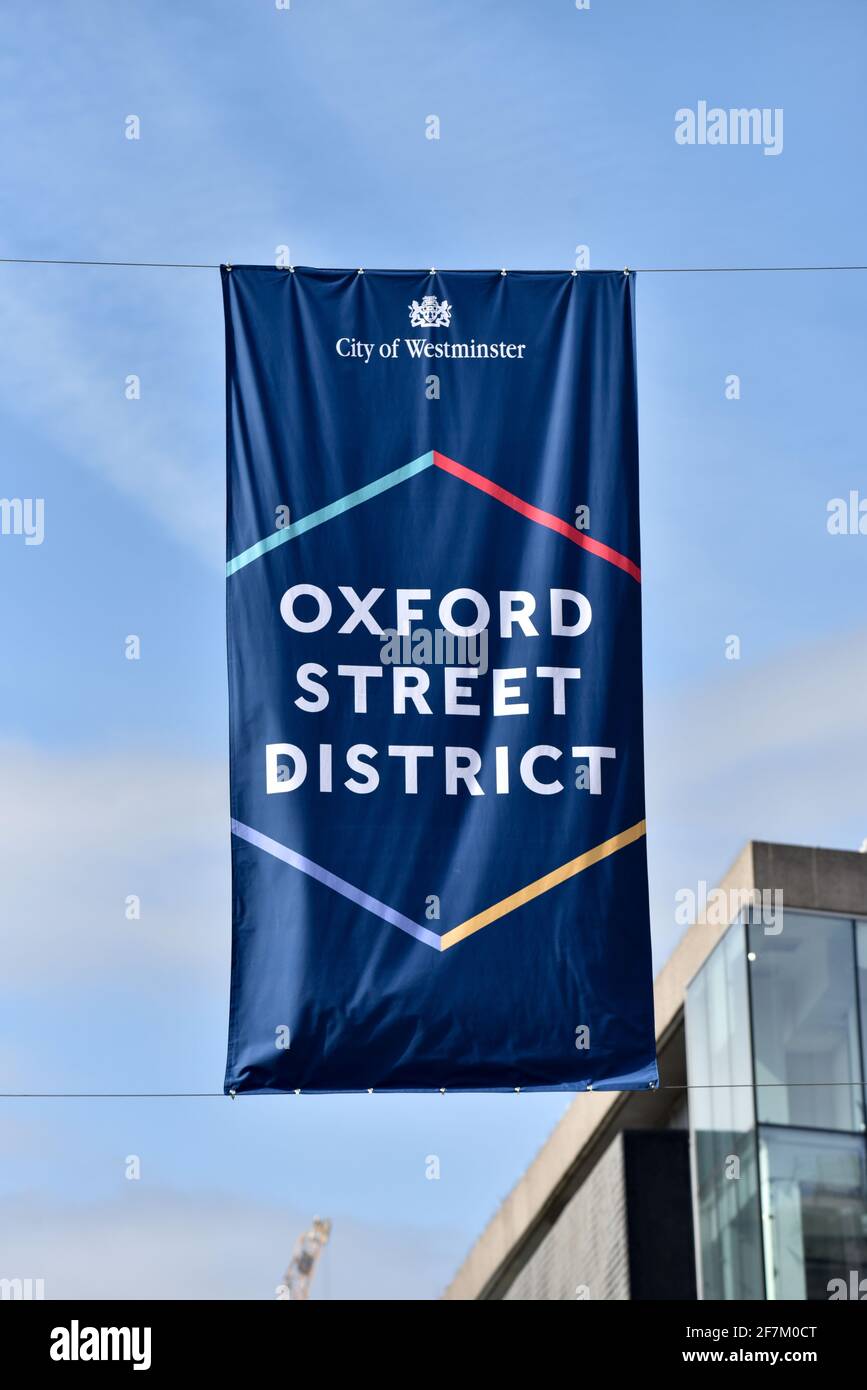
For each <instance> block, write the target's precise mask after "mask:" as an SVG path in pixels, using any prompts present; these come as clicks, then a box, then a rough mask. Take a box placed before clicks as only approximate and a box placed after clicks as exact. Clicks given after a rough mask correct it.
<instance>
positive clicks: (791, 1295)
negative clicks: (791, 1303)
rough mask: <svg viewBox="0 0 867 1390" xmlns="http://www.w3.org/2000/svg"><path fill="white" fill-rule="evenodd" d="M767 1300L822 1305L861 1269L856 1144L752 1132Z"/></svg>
mask: <svg viewBox="0 0 867 1390" xmlns="http://www.w3.org/2000/svg"><path fill="white" fill-rule="evenodd" d="M759 1167H760V1171H761V1187H762V1226H763V1233H764V1245H765V1269H766V1275H767V1296H768V1298H771V1299H804V1298H807V1299H816V1300H818V1299H821V1300H827V1299H828V1297H829V1295H830V1293H831V1292H832V1289H831V1288H830V1287H829V1285H830V1281H831V1280H832V1279H842V1280H843V1281H844V1283H845V1286H846V1288H847V1289H849V1287H850V1275H851V1273H852V1271H856V1272H858V1277H859V1278H861V1277H862V1276H863V1272H864V1270H865V1268H867V1163H865V1147H864V1140H863V1139H861V1138H860V1137H858V1136H856V1135H848V1134H847V1135H843V1134H817V1133H816V1131H815V1130H796V1129H762V1130H760V1131H759Z"/></svg>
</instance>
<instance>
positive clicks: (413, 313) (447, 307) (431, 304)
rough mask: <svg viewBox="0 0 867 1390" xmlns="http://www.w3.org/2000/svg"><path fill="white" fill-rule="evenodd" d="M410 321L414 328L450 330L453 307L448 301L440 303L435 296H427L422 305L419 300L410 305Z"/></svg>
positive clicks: (424, 297)
mask: <svg viewBox="0 0 867 1390" xmlns="http://www.w3.org/2000/svg"><path fill="white" fill-rule="evenodd" d="M409 321H410V324H411V325H412V327H413V328H448V326H449V324H450V323H451V321H452V306H451V304H449V302H448V300H447V299H444V300H443V301H442V303H440V301H439V300H438V299H437V297H436V295H435V294H426V295H424V296H423V298H422V301H421V303H420V304H419V302H418V300H417V299H414V300H413V301H412V303H411V304H410V306H409Z"/></svg>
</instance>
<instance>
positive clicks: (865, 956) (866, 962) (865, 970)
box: [855, 922, 867, 1100]
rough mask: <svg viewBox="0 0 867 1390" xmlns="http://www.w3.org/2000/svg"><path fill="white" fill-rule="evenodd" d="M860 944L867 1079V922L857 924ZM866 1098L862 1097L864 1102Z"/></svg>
mask: <svg viewBox="0 0 867 1390" xmlns="http://www.w3.org/2000/svg"><path fill="white" fill-rule="evenodd" d="M855 931H856V933H857V943H858V998H859V1001H860V1004H861V1047H862V1049H863V1054H864V1055H863V1057H862V1059H861V1068H862V1072H861V1074H862V1076H864V1077H865V1078H867V922H856V923H855ZM863 1099H864V1097H863V1096H862V1100H863Z"/></svg>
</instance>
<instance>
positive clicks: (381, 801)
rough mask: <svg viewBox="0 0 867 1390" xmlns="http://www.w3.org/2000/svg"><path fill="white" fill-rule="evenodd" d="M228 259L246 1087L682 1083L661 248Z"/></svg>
mask: <svg viewBox="0 0 867 1390" xmlns="http://www.w3.org/2000/svg"><path fill="white" fill-rule="evenodd" d="M222 277H223V297H224V305H225V313H226V356H227V376H228V393H227V408H228V535H227V544H228V565H227V585H228V598H227V624H228V660H229V706H230V734H231V754H230V757H231V769H230V771H231V817H232V836H231V843H232V884H233V886H232V916H233V922H232V930H233V947H232V983H231V1007H230V1022H229V1052H228V1064H227V1072H226V1089H227V1090H235V1091H248V1092H255V1091H259V1092H275V1091H276V1092H280V1091H292V1090H300V1091H361V1090H374V1091H379V1090H390V1091H415V1090H420V1091H428V1090H429V1091H435V1090H442V1089H447V1090H453V1089H458V1090H460V1089H464V1090H499V1089H503V1090H506V1089H508V1090H513V1089H515V1088H521V1089H525V1090H583V1089H587V1088H588V1087H590V1086H593V1087H594V1088H596V1089H611V1090H633V1089H641V1088H646V1087H653V1086H655V1085H656V1084H657V1070H656V1054H655V1043H654V1026H653V996H652V980H651V957H650V930H649V914H648V895H647V866H646V841H645V821H644V771H643V735H642V694H641V691H642V682H641V572H640V569H639V525H638V441H637V419H636V387H635V349H634V322H633V295H634V276H632V275H629V274H625V273H609V272H581V273H580V274H577V273H573V274H570V273H569V272H565V273H548V272H535V271H534V272H529V271H528V272H512V271H510V272H509V273H508V274H506V273H504V272H500V271H485V272H481V271H480V272H476V271H456V272H437V271H429V272H428V271H424V272H422V271H355V270H352V271H348V270H339V271H338V270H313V269H302V268H300V267H298V268H295V269H288V268H287V269H276V268H270V267H261V266H233V267H232V268H231V269H229V268H224V269H223V272H222Z"/></svg>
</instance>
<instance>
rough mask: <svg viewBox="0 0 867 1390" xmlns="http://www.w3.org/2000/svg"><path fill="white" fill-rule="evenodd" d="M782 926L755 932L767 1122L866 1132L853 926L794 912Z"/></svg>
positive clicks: (760, 1072)
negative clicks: (864, 1126)
mask: <svg viewBox="0 0 867 1390" xmlns="http://www.w3.org/2000/svg"><path fill="white" fill-rule="evenodd" d="M778 925H779V924H777V926H775V928H774V930H773V931H769V930H768V929H766V928H765V927H764V926H763V925H762V923H761V922H760V921H757V922H754V923H751V924H750V926H749V928H748V932H749V944H750V953H751V957H754V959H751V964H750V985H751V992H752V1023H753V1045H754V1050H755V1066H756V1082H757V1087H758V1089H757V1092H756V1105H757V1110H758V1119H759V1123H762V1122H765V1123H768V1124H778V1125H800V1126H802V1127H803V1126H810V1127H814V1128H816V1129H845V1130H860V1129H861V1127H862V1123H863V1112H864V1106H863V1095H862V1092H861V1057H860V1051H859V1030H858V1009H857V1002H856V992H855V970H854V941H853V936H852V932H853V924H852V922H851V921H849V920H848V919H846V918H842V917H818V916H815V917H814V916H808V915H807V914H805V913H799V912H787V913H786V914H785V917H784V919H783V924H782V930H781V931H778ZM762 1083H765V1084H764V1085H763V1084H762ZM829 1083H830V1084H829Z"/></svg>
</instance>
